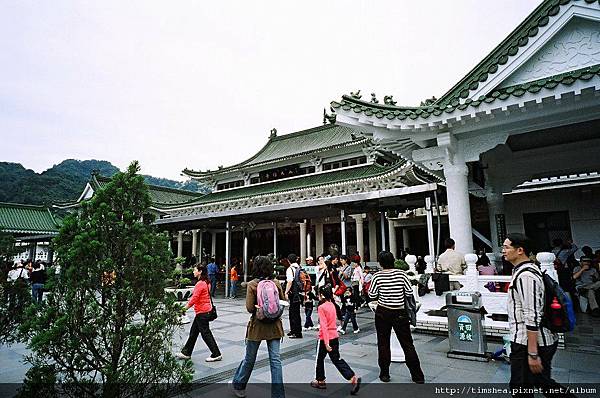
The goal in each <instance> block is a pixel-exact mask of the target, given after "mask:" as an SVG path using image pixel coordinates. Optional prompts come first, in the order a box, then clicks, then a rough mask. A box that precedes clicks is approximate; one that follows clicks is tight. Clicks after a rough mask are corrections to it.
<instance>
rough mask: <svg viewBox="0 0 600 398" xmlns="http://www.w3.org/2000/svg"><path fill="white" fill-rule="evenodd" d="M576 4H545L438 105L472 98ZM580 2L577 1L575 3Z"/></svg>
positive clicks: (562, 0)
mask: <svg viewBox="0 0 600 398" xmlns="http://www.w3.org/2000/svg"><path fill="white" fill-rule="evenodd" d="M572 1H573V0H545V1H544V2H542V4H540V5H539V6H538V7H537V8H536V9H535V10H534V11H533V12H532V13H531V14H529V16H528V17H527V18H526V19H525V20H524V21H523V22H521V24H520V25H519V26H517V27H516V28H515V30H513V31H512V32H511V33H510V34H509V35H508V36H507V37H506V39H504V40H503V41H502V42H501V43H500V44H499V45H498V46H496V48H495V49H494V50H492V52H491V53H490V54H489V55H488V56H487V57H485V58H484V59H483V60H482V61H481V62H479V63H478V64H477V65H476V66H475V67H474V68H473V69H472V70H471V71H470V72H469V73H467V75H466V76H465V77H464V78H462V80H460V81H459V82H458V83H457V84H456V85H454V87H452V88H451V89H450V90H449V91H448V92H447V93H446V94H444V95H443V96H442V97H441V98H439V99H438V100H437V101H436V104H438V105H440V106H441V107H444V106H446V105H448V104H450V105H453V106H456V105H458V103H459V101H460V99H466V98H468V97H469V94H470V92H471V91H473V90H476V89H477V87H479V83H481V82H485V81H486V80H487V79H488V78H489V76H490V75H493V74H495V73H496V72H497V71H498V68H499V66H500V65H504V64H506V63H507V62H508V60H509V58H510V57H514V56H515V55H517V54H518V53H519V51H520V49H521V48H522V47H524V46H526V45H527V43H529V40H530V39H531V38H533V37H535V36H537V34H538V33H539V30H540V28H541V27H544V26H546V25H548V23H549V22H550V18H552V17H555V16H556V15H558V14H559V13H560V7H564V6H566V5H568V4H569V3H571V2H572ZM574 1H577V0H574ZM585 2H586V3H594V2H600V0H585Z"/></svg>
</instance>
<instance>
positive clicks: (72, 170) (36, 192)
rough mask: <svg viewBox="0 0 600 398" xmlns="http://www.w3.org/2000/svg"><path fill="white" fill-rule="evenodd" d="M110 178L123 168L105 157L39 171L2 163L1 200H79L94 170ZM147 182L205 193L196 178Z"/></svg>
mask: <svg viewBox="0 0 600 398" xmlns="http://www.w3.org/2000/svg"><path fill="white" fill-rule="evenodd" d="M94 170H96V171H98V173H99V174H100V175H103V176H107V177H110V176H112V175H113V174H115V173H116V172H118V171H119V169H118V168H117V167H115V166H113V165H112V164H111V163H110V162H107V161H105V160H75V159H67V160H64V161H63V162H61V163H59V164H57V165H54V166H53V167H51V168H50V169H48V170H46V171H44V172H42V173H40V174H38V173H36V172H35V171H33V170H28V169H26V168H25V167H23V166H22V165H21V164H19V163H8V162H0V202H13V203H27V204H52V203H59V202H68V201H72V200H76V199H77V198H78V197H79V195H80V194H81V192H82V191H83V188H84V187H85V184H86V183H87V182H88V180H89V178H90V175H91V174H92V171H94ZM144 178H145V179H146V182H147V183H148V184H152V185H159V186H163V187H169V188H177V189H185V190H188V191H192V192H205V191H206V188H205V187H204V186H202V185H200V184H198V183H197V182H196V181H191V180H190V181H185V182H179V181H174V180H168V179H166V178H156V177H152V176H144Z"/></svg>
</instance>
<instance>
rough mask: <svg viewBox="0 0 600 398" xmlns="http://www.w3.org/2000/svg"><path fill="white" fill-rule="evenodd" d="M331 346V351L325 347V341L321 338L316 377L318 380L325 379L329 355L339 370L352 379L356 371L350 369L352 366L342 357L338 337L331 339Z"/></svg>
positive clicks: (346, 377) (347, 378)
mask: <svg viewBox="0 0 600 398" xmlns="http://www.w3.org/2000/svg"><path fill="white" fill-rule="evenodd" d="M329 346H330V347H331V352H327V349H326V348H325V343H324V342H323V340H319V351H318V352H317V369H316V373H317V375H316V379H317V380H318V381H324V380H325V357H326V356H327V355H329V359H331V362H332V363H333V364H334V365H335V367H336V368H337V370H339V372H340V374H341V375H342V377H343V378H344V379H346V380H350V379H351V378H352V377H354V371H353V370H352V369H350V366H349V365H348V364H347V363H346V361H344V360H343V359H342V358H340V341H339V340H338V339H333V340H329Z"/></svg>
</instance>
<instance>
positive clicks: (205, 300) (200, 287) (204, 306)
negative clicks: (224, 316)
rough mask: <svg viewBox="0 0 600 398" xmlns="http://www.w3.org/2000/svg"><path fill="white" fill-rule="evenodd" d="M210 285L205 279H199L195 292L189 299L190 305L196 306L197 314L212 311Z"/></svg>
mask: <svg viewBox="0 0 600 398" xmlns="http://www.w3.org/2000/svg"><path fill="white" fill-rule="evenodd" d="M209 292H210V285H209V284H208V283H206V282H204V281H198V283H196V286H194V293H193V294H192V297H191V298H190V301H188V304H187V305H188V306H190V307H191V306H192V305H193V306H194V312H195V313H196V314H200V313H205V312H210V310H212V304H211V303H210V293H209Z"/></svg>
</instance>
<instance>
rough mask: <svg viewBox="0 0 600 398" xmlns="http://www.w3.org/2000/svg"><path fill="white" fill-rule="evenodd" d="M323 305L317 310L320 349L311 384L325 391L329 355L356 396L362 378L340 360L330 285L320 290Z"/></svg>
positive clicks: (351, 392)
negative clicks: (314, 376) (314, 375)
mask: <svg viewBox="0 0 600 398" xmlns="http://www.w3.org/2000/svg"><path fill="white" fill-rule="evenodd" d="M319 299H320V301H321V304H320V305H319V307H318V308H317V312H318V314H319V325H320V329H319V347H318V352H317V369H316V378H315V380H313V381H311V382H310V385H311V387H314V388H320V389H324V388H327V385H326V383H325V357H326V356H327V355H328V354H329V358H330V359H331V362H333V364H334V365H335V367H336V368H337V369H338V370H339V372H340V373H341V374H342V376H343V377H344V378H345V379H346V380H348V381H350V382H351V383H352V390H351V391H350V394H352V395H356V393H358V390H359V389H360V382H361V379H360V377H357V376H356V374H355V373H354V371H353V370H352V369H350V366H348V364H347V363H346V361H344V360H343V359H342V358H340V342H339V339H338V337H339V336H338V332H337V326H336V323H335V322H336V311H335V306H334V305H333V303H332V301H333V291H332V290H331V286H329V285H328V284H327V285H325V286H323V287H321V288H320V289H319Z"/></svg>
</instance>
